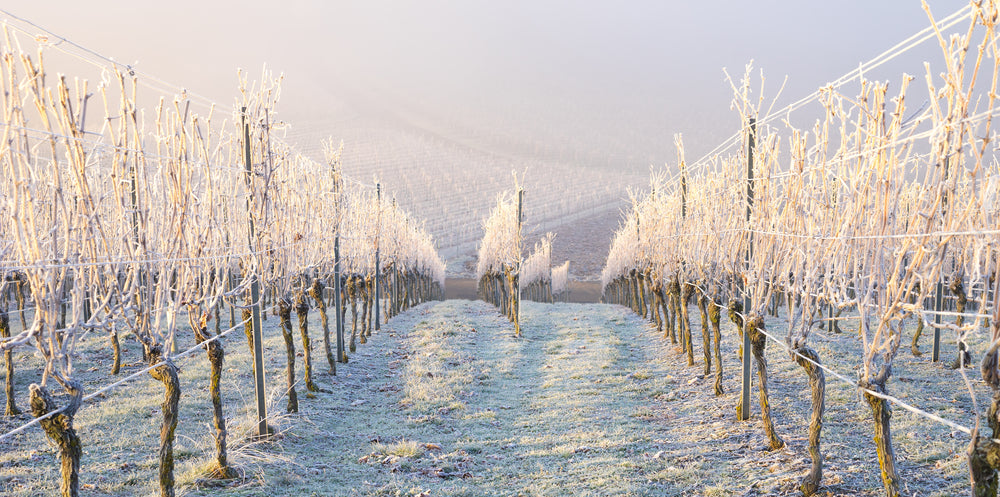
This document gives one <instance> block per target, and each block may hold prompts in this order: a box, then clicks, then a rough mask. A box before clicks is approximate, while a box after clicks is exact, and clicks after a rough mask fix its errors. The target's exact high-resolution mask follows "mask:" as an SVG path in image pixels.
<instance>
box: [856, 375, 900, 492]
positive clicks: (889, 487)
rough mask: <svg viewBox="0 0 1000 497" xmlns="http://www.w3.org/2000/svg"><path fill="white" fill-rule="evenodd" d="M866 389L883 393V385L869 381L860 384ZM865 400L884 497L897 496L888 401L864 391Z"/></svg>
mask: <svg viewBox="0 0 1000 497" xmlns="http://www.w3.org/2000/svg"><path fill="white" fill-rule="evenodd" d="M862 386H863V387H865V388H867V389H868V390H872V391H874V392H878V393H885V385H884V384H882V383H876V382H870V383H865V384H862ZM864 396H865V402H867V403H868V407H869V408H871V411H872V420H873V421H874V425H875V436H874V439H875V452H876V454H877V455H878V465H879V469H880V470H881V474H882V485H883V486H884V487H885V495H886V497H899V473H898V472H897V471H896V453H895V452H894V451H893V449H892V431H891V430H890V425H889V419H890V417H891V416H892V412H891V411H890V407H889V403H888V402H887V401H886V400H885V399H883V398H881V397H878V396H876V395H872V394H871V393H869V392H867V391H866V392H864Z"/></svg>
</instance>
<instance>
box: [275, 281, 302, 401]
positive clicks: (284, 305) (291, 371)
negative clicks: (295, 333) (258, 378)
mask: <svg viewBox="0 0 1000 497" xmlns="http://www.w3.org/2000/svg"><path fill="white" fill-rule="evenodd" d="M278 317H279V318H280V319H281V337H282V338H284V339H285V355H286V358H287V362H288V366H287V367H286V368H285V378H286V379H287V385H288V404H287V405H286V406H285V412H288V413H293V412H299V397H298V394H296V393H295V340H294V339H293V338H292V306H291V305H290V303H289V302H288V300H287V299H285V298H284V297H282V298H280V299H278Z"/></svg>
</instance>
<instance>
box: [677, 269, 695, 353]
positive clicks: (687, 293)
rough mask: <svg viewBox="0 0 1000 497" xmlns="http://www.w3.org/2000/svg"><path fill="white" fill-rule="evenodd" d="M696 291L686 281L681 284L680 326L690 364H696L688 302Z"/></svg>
mask: <svg viewBox="0 0 1000 497" xmlns="http://www.w3.org/2000/svg"><path fill="white" fill-rule="evenodd" d="M692 292H694V287H692V286H691V285H689V284H687V283H685V284H683V286H681V296H680V308H681V322H680V327H681V331H682V332H683V336H682V342H683V350H684V352H686V353H687V362H688V366H694V345H693V344H692V342H691V319H690V317H689V315H688V304H689V302H690V300H691V294H692Z"/></svg>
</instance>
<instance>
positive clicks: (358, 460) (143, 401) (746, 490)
mask: <svg viewBox="0 0 1000 497" xmlns="http://www.w3.org/2000/svg"><path fill="white" fill-rule="evenodd" d="M522 321H523V326H522V333H523V336H522V337H521V338H515V337H514V336H513V335H512V332H513V326H512V325H511V324H510V323H509V322H507V321H506V319H504V318H502V317H501V316H500V315H499V314H498V313H497V311H496V310H495V309H494V308H493V307H491V306H489V305H488V304H485V303H483V302H477V301H468V300H448V301H444V302H433V303H427V304H423V305H420V306H418V307H416V308H414V309H411V310H410V311H408V312H406V313H404V314H402V315H400V316H397V317H396V318H394V319H393V320H392V321H391V322H390V323H389V324H387V325H384V326H383V327H382V331H381V332H380V333H377V334H375V335H374V336H372V338H371V339H370V341H369V342H368V343H367V344H364V345H359V346H358V350H357V351H356V352H355V353H352V354H351V361H350V363H349V364H342V365H339V366H338V376H330V375H329V374H328V373H327V372H326V368H325V367H323V366H318V367H317V368H316V371H317V372H316V382H317V383H318V384H319V385H320V386H321V387H323V388H325V389H328V390H329V392H321V393H318V394H316V395H315V397H314V398H307V396H306V395H304V393H305V392H303V391H302V390H303V389H302V388H301V387H302V386H301V385H299V404H300V413H299V414H295V415H285V416H278V417H277V418H276V419H274V420H272V423H273V424H274V425H275V426H276V427H277V428H278V429H279V430H280V432H281V434H280V436H279V437H277V439H276V440H274V441H273V442H270V443H263V444H251V445H249V446H248V445H246V444H245V443H241V442H240V441H239V440H238V438H239V437H238V436H235V437H234V438H233V439H231V447H232V454H231V456H232V457H233V460H234V461H235V462H236V463H237V464H238V465H239V466H240V468H241V469H243V470H244V471H245V472H246V475H247V477H246V478H245V479H243V480H242V481H238V482H234V484H232V485H230V486H226V487H222V488H207V487H206V488H202V487H199V486H198V485H196V484H194V482H195V480H196V478H197V475H198V470H199V468H200V467H203V466H204V463H205V462H206V461H207V460H208V459H209V457H210V453H211V451H210V444H211V440H210V438H208V437H207V423H208V418H207V416H208V409H207V408H206V401H205V400H204V399H203V398H202V397H203V396H204V386H203V385H204V381H205V380H204V375H205V371H204V370H205V367H204V365H201V364H200V362H204V359H203V358H201V359H198V360H197V361H195V362H194V363H192V364H190V365H189V366H187V367H185V368H183V369H182V376H183V378H182V383H183V384H184V385H187V387H186V389H185V391H184V392H185V393H184V396H183V397H182V402H181V409H182V416H181V418H182V419H181V424H180V426H179V431H178V433H179V435H178V442H177V448H176V451H175V456H176V457H177V458H178V461H179V462H180V466H179V468H178V480H177V481H178V489H179V490H180V493H181V494H182V495H206V496H207V495H240V496H266V497H276V496H283V495H302V496H311V495H317V496H328V495H386V496H397V495H399V496H440V495H469V496H472V495H553V496H557V495H574V496H575V495H664V496H669V495H702V496H729V495H733V496H764V495H799V493H798V492H797V490H796V487H797V483H798V481H799V479H800V478H801V476H802V475H803V474H805V472H806V470H807V469H808V456H807V452H806V430H805V426H806V425H807V423H808V415H809V405H808V390H807V381H806V377H805V375H804V374H803V373H802V371H801V369H800V368H798V366H795V365H794V364H793V363H792V362H791V361H790V360H789V359H788V356H787V354H786V353H784V352H783V351H781V349H780V348H779V347H777V346H774V345H769V346H768V351H767V356H768V360H769V362H770V364H771V366H770V370H771V371H770V373H771V374H770V380H769V381H770V387H771V394H772V397H771V402H772V406H773V409H774V410H773V414H774V418H775V421H776V427H777V430H778V432H779V434H780V435H781V436H782V437H783V438H784V440H785V441H786V442H787V446H786V448H784V449H781V450H778V451H768V450H767V449H766V442H765V439H764V436H763V433H762V429H761V428H760V423H759V410H758V407H757V401H756V389H755V390H754V398H753V402H752V404H751V405H752V414H753V417H752V418H751V421H750V422H743V423H740V422H736V421H734V418H735V410H734V405H735V403H736V393H735V390H736V388H737V386H738V381H737V379H736V376H737V375H738V374H739V364H738V359H737V357H736V348H737V344H736V340H737V338H736V336H735V333H731V331H732V330H731V329H730V328H731V325H728V328H727V329H726V330H724V334H723V359H724V368H725V381H724V386H725V388H726V389H727V391H726V394H725V395H723V396H720V397H716V396H714V395H713V394H712V382H713V378H711V377H709V378H705V377H703V376H701V375H702V373H703V371H702V370H703V365H702V364H701V362H700V361H701V358H700V356H701V345H700V343H699V342H700V336H701V334H700V327H699V323H698V318H697V316H693V319H692V323H691V324H692V332H693V333H694V338H695V342H696V343H695V349H696V354H695V355H696V365H694V366H687V363H686V358H685V357H684V356H682V355H681V354H680V351H679V350H678V349H677V348H676V347H675V346H673V345H671V344H670V343H669V341H667V340H664V339H663V338H662V337H661V336H660V334H659V333H658V332H656V331H655V329H654V328H653V327H652V326H651V325H650V324H649V323H647V322H645V321H643V320H642V319H640V318H639V317H638V316H636V315H634V314H633V313H632V312H631V311H629V310H627V309H625V308H623V307H619V306H607V305H599V304H563V303H560V304H554V305H549V304H536V303H532V302H525V303H524V304H523V313H522ZM276 324H277V323H274V322H273V320H269V322H268V327H269V329H270V327H274V326H276ZM768 326H769V327H772V326H773V328H772V329H780V320H775V321H774V322H771V321H770V320H769V325H768ZM316 333H317V332H316V331H313V334H314V336H315V334H316ZM267 337H268V338H267V339H266V341H265V342H266V347H267V350H269V351H272V352H273V353H271V355H270V356H268V360H267V362H266V365H267V367H266V373H267V375H268V376H267V378H268V381H269V386H270V388H269V390H270V391H271V401H270V404H271V407H270V412H271V413H274V412H279V411H281V410H283V407H284V404H285V401H284V399H283V398H282V397H281V385H280V382H281V380H282V379H283V375H284V372H283V370H284V365H283V358H282V356H281V355H279V354H278V352H281V354H282V355H283V349H282V347H283V346H282V345H281V344H280V337H278V336H277V333H276V332H275V330H274V329H270V332H268V334H267ZM243 345H244V344H242V343H241V342H240V339H239V338H237V339H235V340H231V341H229V343H228V344H227V350H228V351H229V353H228V355H227V363H226V364H227V374H226V376H225V377H224V380H225V381H227V382H229V383H227V385H226V386H225V387H224V389H223V393H224V395H228V397H229V398H228V400H227V401H226V406H227V407H226V409H227V415H228V416H230V419H231V421H232V422H233V425H235V426H241V427H244V428H245V427H246V426H249V425H250V424H251V419H252V409H251V407H250V405H251V404H252V402H251V399H250V398H249V397H247V394H246V393H245V390H246V389H245V385H247V384H248V383H249V373H248V372H247V371H249V367H250V366H249V356H248V354H247V352H246V350H245V349H246V347H245V346H243ZM813 346H814V347H815V348H816V349H817V350H818V351H819V353H820V356H821V357H822V358H823V360H824V362H825V363H826V364H828V365H830V366H832V367H834V368H835V369H836V370H838V371H847V372H849V371H851V370H852V369H851V368H852V367H853V363H852V358H853V357H856V356H857V353H858V351H857V350H855V349H854V348H856V346H857V345H856V340H853V339H852V337H851V336H850V333H844V334H842V335H826V334H823V333H819V332H817V334H816V336H815V337H814V338H813ZM852 347H854V348H852ZM315 351H316V349H314V352H315ZM299 352H301V350H300V351H299ZM103 353H104V352H103V351H100V350H99V351H98V352H95V353H94V354H95V357H96V359H95V360H97V359H101V358H103V359H101V360H103V361H105V362H106V359H107V358H106V357H103V356H102V355H100V354H103ZM131 353H132V354H133V355H134V353H135V352H134V351H133V352H131ZM317 355H318V354H315V353H314V357H316V356H317ZM97 356H100V357H97ZM25 359H28V358H25ZM98 362H100V361H98ZM101 364H103V363H101ZM140 366H141V365H130V366H129V367H131V368H138V367H140ZM92 369H93V370H97V369H98V368H92ZM897 369H898V372H897V375H896V376H897V377H898V380H896V381H894V382H893V384H892V386H891V391H892V392H893V393H895V394H896V395H899V396H900V397H901V398H904V399H910V400H912V401H914V402H916V403H917V404H918V405H924V406H929V407H931V408H933V409H935V411H937V412H940V413H941V414H942V415H944V416H946V417H948V418H950V419H955V420H958V421H960V422H963V423H969V422H970V421H971V420H970V419H967V418H966V419H963V418H962V416H963V415H964V416H968V415H969V406H967V405H966V404H968V403H969V399H968V398H967V397H968V396H967V395H965V396H964V397H963V394H961V392H960V390H957V389H956V388H957V387H956V386H955V385H957V383H956V380H955V375H956V374H957V373H954V372H948V371H943V370H942V369H941V366H940V365H932V364H931V363H929V361H927V360H926V359H915V358H909V357H902V356H901V358H900V364H899V366H898V368H897ZM98 372H99V371H95V372H94V373H93V374H95V375H96V374H98ZM298 374H299V375H300V376H301V363H300V364H299V370H298ZM23 376H25V377H23V378H21V379H20V380H19V381H21V382H25V381H29V380H32V379H31V378H30V377H27V375H23ZM828 382H829V383H828V386H827V414H826V420H825V426H824V432H823V444H824V445H823V452H824V453H825V455H826V458H827V461H826V469H825V471H824V485H825V486H824V487H823V489H822V491H821V493H820V495H824V496H830V495H865V496H874V495H880V494H881V492H880V488H881V482H880V480H879V479H878V473H877V471H878V465H877V462H876V460H875V456H874V451H873V450H872V445H871V438H870V437H871V436H870V421H869V415H868V413H867V411H866V409H865V407H864V406H863V405H862V404H861V403H860V402H859V401H858V399H857V397H856V393H855V392H856V391H855V390H854V389H853V387H852V386H850V385H845V384H843V383H838V382H836V381H833V380H830V379H828ZM150 384H152V380H145V381H137V382H134V383H133V384H130V385H129V386H127V387H123V390H122V392H119V393H117V394H116V395H115V396H114V397H113V398H109V399H107V400H105V401H102V402H100V403H98V404H96V406H95V407H87V408H85V409H83V410H82V411H81V415H80V416H79V419H78V421H79V423H78V426H79V430H80V433H81V437H82V438H83V441H84V447H85V454H84V460H83V465H82V475H81V478H82V480H81V482H82V483H83V485H84V489H85V490H86V491H87V493H88V494H93V495H115V496H118V495H146V494H149V493H151V492H152V491H153V489H154V487H153V481H155V480H154V477H155V476H154V475H155V472H156V467H157V465H156V458H155V454H156V452H155V447H156V440H157V436H158V424H157V421H156V418H157V416H158V414H157V408H158V404H159V402H160V395H162V394H161V393H160V391H159V390H157V389H156V388H150V386H149V385H150ZM241 385H242V388H241ZM116 399H117V400H116ZM125 399H127V400H125ZM14 421H16V420H13V421H11V423H13V422H14ZM236 431H237V432H239V429H236ZM893 435H894V437H893V438H894V444H896V450H897V455H898V461H897V462H898V464H899V467H900V471H901V474H902V476H903V491H904V493H905V494H906V495H913V494H914V493H916V494H918V495H938V496H943V495H955V494H965V493H966V492H967V490H968V486H967V483H966V478H967V477H966V473H965V470H964V459H963V457H962V452H963V450H964V445H965V443H966V442H965V440H964V439H963V437H961V436H956V434H955V433H950V432H949V430H948V429H942V428H941V427H940V426H939V425H935V424H933V423H931V424H928V423H927V422H926V420H923V419H922V418H919V417H916V416H914V415H911V414H909V413H907V412H905V411H901V410H895V411H894V415H893ZM45 443H46V442H44V441H43V438H42V436H41V434H40V433H35V432H32V433H31V434H29V435H26V436H25V437H23V438H22V439H19V440H18V442H16V444H15V445H13V446H12V448H11V450H9V451H6V449H5V452H3V453H0V493H3V492H9V493H10V494H11V495H18V496H20V495H42V494H46V493H47V492H48V491H51V489H52V485H51V484H52V481H53V480H52V478H54V475H55V471H56V470H57V467H56V464H55V453H54V452H52V451H51V450H44V449H43V447H44V444H45Z"/></svg>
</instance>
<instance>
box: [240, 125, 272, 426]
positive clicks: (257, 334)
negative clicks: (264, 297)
mask: <svg viewBox="0 0 1000 497" xmlns="http://www.w3.org/2000/svg"><path fill="white" fill-rule="evenodd" d="M246 112H247V108H246V107H243V112H242V113H241V120H242V124H243V153H244V163H245V164H246V179H247V190H248V192H247V193H248V196H247V213H248V214H249V216H248V218H249V232H248V233H249V242H250V253H251V257H254V255H253V254H254V253H255V248H256V247H255V246H254V245H255V244H254V238H255V237H256V236H257V235H256V233H255V228H254V224H253V213H252V211H251V203H250V198H251V196H252V195H253V168H252V166H251V158H250V125H249V124H248V123H247V120H246V119H247V117H246ZM250 267H251V269H252V272H251V273H250V301H251V302H250V315H251V318H250V321H251V326H252V327H253V378H254V383H253V386H254V393H255V394H256V397H257V435H258V436H266V435H267V434H268V433H269V430H268V427H267V403H266V402H265V395H266V391H265V390H264V337H263V333H261V316H260V278H259V275H258V274H257V271H258V270H259V268H258V267H257V266H254V265H252V264H251V265H250Z"/></svg>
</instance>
